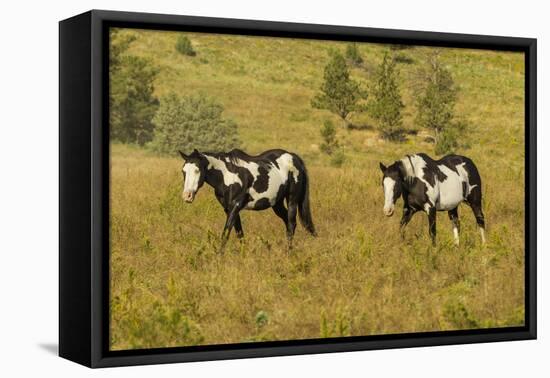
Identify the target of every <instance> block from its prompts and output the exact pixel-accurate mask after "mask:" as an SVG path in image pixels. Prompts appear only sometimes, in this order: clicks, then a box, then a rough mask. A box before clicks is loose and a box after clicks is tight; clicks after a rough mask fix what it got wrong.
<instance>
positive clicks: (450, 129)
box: [435, 121, 468, 155]
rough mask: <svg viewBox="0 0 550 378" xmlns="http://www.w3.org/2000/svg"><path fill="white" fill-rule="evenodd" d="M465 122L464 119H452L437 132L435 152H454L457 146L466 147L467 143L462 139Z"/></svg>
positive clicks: (439, 153)
mask: <svg viewBox="0 0 550 378" xmlns="http://www.w3.org/2000/svg"><path fill="white" fill-rule="evenodd" d="M466 130H467V124H466V122H464V121H453V122H451V124H450V125H448V126H447V127H445V128H444V129H443V131H442V132H441V133H440V134H439V138H438V140H437V144H436V145H435V153H436V154H437V155H445V154H449V153H455V152H456V149H457V148H466V147H468V144H467V143H465V142H464V141H463V139H464V138H465V135H466V133H467V131H466Z"/></svg>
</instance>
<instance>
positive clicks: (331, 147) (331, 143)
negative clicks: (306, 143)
mask: <svg viewBox="0 0 550 378" xmlns="http://www.w3.org/2000/svg"><path fill="white" fill-rule="evenodd" d="M320 133H321V138H323V142H322V143H321V147H320V148H321V151H323V152H324V153H326V154H327V155H331V154H332V153H333V152H334V151H335V150H336V149H337V148H338V140H337V139H336V128H335V127H334V123H332V122H331V121H329V120H326V121H325V122H324V123H323V126H322V127H321V129H320Z"/></svg>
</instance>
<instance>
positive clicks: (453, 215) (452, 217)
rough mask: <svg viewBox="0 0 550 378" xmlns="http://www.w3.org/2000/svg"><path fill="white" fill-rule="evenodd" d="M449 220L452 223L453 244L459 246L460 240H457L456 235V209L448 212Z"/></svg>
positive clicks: (457, 225) (457, 230)
mask: <svg viewBox="0 0 550 378" xmlns="http://www.w3.org/2000/svg"><path fill="white" fill-rule="evenodd" d="M449 219H450V220H451V222H453V236H454V238H455V244H456V245H459V244H460V240H459V238H458V233H459V232H460V220H459V219H458V207H455V208H454V209H453V210H450V211H449Z"/></svg>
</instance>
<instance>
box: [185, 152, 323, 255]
mask: <svg viewBox="0 0 550 378" xmlns="http://www.w3.org/2000/svg"><path fill="white" fill-rule="evenodd" d="M180 154H181V157H182V158H183V159H184V160H185V163H184V165H183V176H184V182H183V193H182V196H183V200H184V201H186V202H193V199H194V198H195V195H196V194H197V191H198V190H199V189H200V188H201V187H202V185H203V184H204V183H205V182H206V183H207V184H209V185H210V186H212V187H213V188H214V193H215V195H216V198H217V199H218V201H219V202H220V204H221V205H222V207H223V209H224V211H225V213H226V215H227V219H226V222H225V226H224V229H223V232H222V243H221V248H220V249H223V247H224V245H225V243H226V242H227V239H228V238H229V234H230V233H231V229H232V228H233V227H235V232H236V234H237V237H238V238H242V237H243V236H244V233H243V228H242V224H241V218H240V216H239V212H240V211H241V210H265V209H269V208H270V207H271V208H273V211H274V212H275V214H277V216H278V217H279V218H281V219H282V220H283V222H284V223H285V226H286V233H287V238H288V244H289V248H291V247H292V238H293V236H294V231H295V229H296V214H297V213H298V214H299V216H300V220H301V223H302V225H303V226H304V228H305V229H306V230H307V231H308V232H309V233H310V234H312V235H314V236H315V235H316V233H315V227H314V225H313V220H312V217H311V210H310V205H309V178H308V175H307V171H306V167H305V164H304V162H303V161H302V159H301V158H300V157H299V156H298V155H296V154H293V153H290V152H287V151H284V150H269V151H265V152H264V153H262V154H260V155H257V156H250V155H248V154H246V153H245V152H243V151H241V150H237V149H235V150H233V151H230V152H227V153H225V152H219V153H212V152H199V151H197V150H194V151H193V152H192V153H191V154H189V155H186V154H184V153H183V152H181V151H180ZM285 201H286V205H287V207H288V208H287V207H285Z"/></svg>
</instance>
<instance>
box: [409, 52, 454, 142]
mask: <svg viewBox="0 0 550 378" xmlns="http://www.w3.org/2000/svg"><path fill="white" fill-rule="evenodd" d="M425 76H426V77H425V84H424V90H423V93H421V94H420V96H418V99H417V101H416V106H417V116H416V123H417V124H418V125H419V126H422V127H425V128H428V129H431V130H433V132H434V140H435V143H436V149H437V145H438V144H439V143H440V142H441V138H442V137H444V138H446V139H447V140H446V142H445V144H446V145H447V146H452V145H454V144H456V143H452V141H450V140H449V139H450V138H452V139H455V140H456V137H457V136H458V133H459V131H461V130H460V129H463V126H464V124H460V125H458V124H457V123H456V122H454V107H455V104H456V99H457V88H456V87H455V84H454V80H453V78H452V75H451V73H450V72H449V70H447V69H446V68H445V67H444V66H443V64H441V61H440V59H439V54H438V53H435V54H433V55H431V56H430V57H429V64H428V70H427V74H426V75H425ZM457 126H460V127H458V129H459V130H456V129H457ZM462 131H463V130H462ZM443 134H445V135H444V136H443ZM440 147H441V146H440ZM440 151H443V150H441V149H440Z"/></svg>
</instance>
